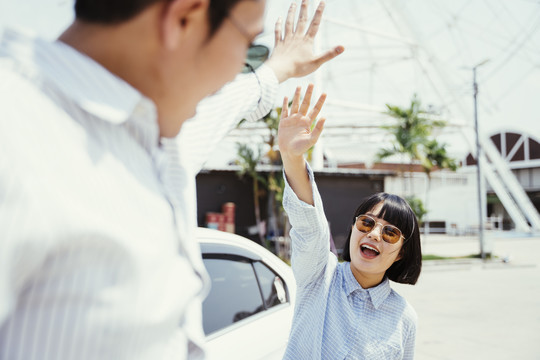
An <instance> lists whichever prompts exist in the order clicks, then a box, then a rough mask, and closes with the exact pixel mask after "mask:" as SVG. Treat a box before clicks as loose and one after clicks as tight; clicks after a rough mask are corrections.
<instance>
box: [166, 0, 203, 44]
mask: <svg viewBox="0 0 540 360" xmlns="http://www.w3.org/2000/svg"><path fill="white" fill-rule="evenodd" d="M209 4H210V0H169V1H166V2H165V6H164V8H163V14H162V25H161V36H162V39H163V43H164V45H165V47H166V48H167V49H169V50H174V49H175V48H176V47H177V46H178V44H179V43H180V42H181V40H182V39H183V38H184V37H188V36H190V35H191V36H193V34H199V36H200V34H204V36H206V33H207V32H208V29H209V24H208V19H209V16H208V7H209Z"/></svg>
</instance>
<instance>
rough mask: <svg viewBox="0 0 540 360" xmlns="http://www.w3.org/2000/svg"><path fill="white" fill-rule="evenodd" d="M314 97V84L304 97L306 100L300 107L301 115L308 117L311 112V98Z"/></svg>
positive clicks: (310, 85) (309, 87) (309, 86)
mask: <svg viewBox="0 0 540 360" xmlns="http://www.w3.org/2000/svg"><path fill="white" fill-rule="evenodd" d="M312 95H313V84H309V85H308V88H307V90H306V94H305V95H304V100H302V105H300V114H302V115H303V116H306V115H307V112H308V110H309V105H310V104H311V96H312Z"/></svg>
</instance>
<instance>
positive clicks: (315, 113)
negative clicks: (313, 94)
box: [308, 94, 326, 121]
mask: <svg viewBox="0 0 540 360" xmlns="http://www.w3.org/2000/svg"><path fill="white" fill-rule="evenodd" d="M325 101H326V94H322V95H321V96H319V100H317V103H316V104H315V106H314V107H313V109H311V111H310V112H309V115H308V117H309V118H310V119H311V121H315V119H316V118H317V116H319V113H320V112H321V110H322V107H323V105H324V102H325Z"/></svg>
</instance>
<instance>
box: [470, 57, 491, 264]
mask: <svg viewBox="0 0 540 360" xmlns="http://www.w3.org/2000/svg"><path fill="white" fill-rule="evenodd" d="M488 61H489V59H486V60H484V61H482V62H481V63H479V64H478V65H476V66H474V67H473V91H474V131H475V134H476V184H477V193H478V225H479V226H478V238H479V241H480V256H481V257H482V260H484V259H485V258H486V253H485V251H484V209H483V201H482V189H483V187H482V167H481V166H480V158H481V156H482V147H481V146H480V135H479V131H478V106H477V98H478V83H477V82H476V69H477V68H478V67H480V66H482V65H484V64H485V63H487V62H488Z"/></svg>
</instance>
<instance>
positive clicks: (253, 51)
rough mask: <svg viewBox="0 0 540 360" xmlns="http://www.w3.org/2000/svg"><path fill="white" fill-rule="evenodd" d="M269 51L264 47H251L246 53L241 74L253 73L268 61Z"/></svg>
mask: <svg viewBox="0 0 540 360" xmlns="http://www.w3.org/2000/svg"><path fill="white" fill-rule="evenodd" d="M269 53H270V50H269V49H268V48H267V47H266V46H264V45H253V44H252V45H251V46H250V47H249V49H248V51H247V56H246V62H245V64H244V68H243V69H242V72H243V73H244V74H245V73H249V72H253V71H255V69H256V68H258V67H259V66H261V65H262V63H264V62H265V61H266V59H268V55H269Z"/></svg>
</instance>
